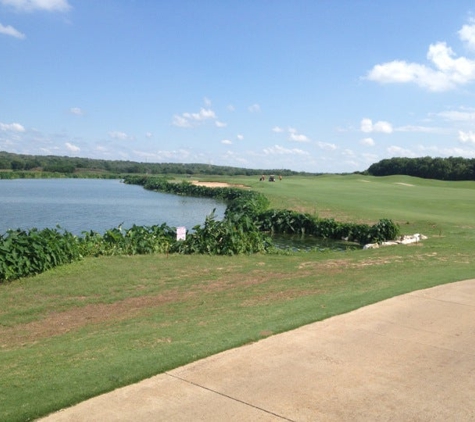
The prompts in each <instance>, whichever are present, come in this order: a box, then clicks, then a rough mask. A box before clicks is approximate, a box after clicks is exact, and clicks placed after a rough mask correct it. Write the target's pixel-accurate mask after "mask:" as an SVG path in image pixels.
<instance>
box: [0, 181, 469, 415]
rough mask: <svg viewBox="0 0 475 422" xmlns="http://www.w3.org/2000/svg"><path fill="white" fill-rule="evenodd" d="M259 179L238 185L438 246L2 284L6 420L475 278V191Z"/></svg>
mask: <svg viewBox="0 0 475 422" xmlns="http://www.w3.org/2000/svg"><path fill="white" fill-rule="evenodd" d="M254 179H255V178H234V179H229V181H232V182H233V183H239V184H240V183H242V184H246V185H248V186H252V187H253V188H255V189H258V190H260V191H262V192H263V193H264V194H266V196H268V197H269V198H270V199H271V202H272V204H273V206H276V207H277V206H278V207H284V208H291V209H299V210H301V211H307V212H311V213H317V214H318V215H321V216H325V217H328V216H334V217H335V218H337V219H342V220H343V219H347V220H349V221H356V220H358V221H363V222H374V221H376V220H378V219H379V218H391V219H393V220H395V221H398V222H399V223H400V224H401V229H402V231H403V232H404V233H406V234H413V233H416V232H419V233H423V234H425V235H428V236H429V239H428V240H426V241H424V242H422V243H420V244H415V245H410V246H398V247H388V248H380V249H375V250H367V251H362V250H358V251H348V252H326V253H318V252H307V253H299V254H294V255H252V256H236V257H209V256H176V255H170V256H168V257H167V256H165V255H153V256H136V257H108V258H96V259H93V258H91V259H86V260H84V261H82V262H78V263H74V264H71V265H68V266H64V267H61V268H57V269H54V270H52V271H49V272H47V273H45V274H41V275H39V276H36V277H31V278H26V279H22V280H18V281H15V282H12V283H8V284H1V285H0V362H1V364H0V420H2V421H25V420H32V419H35V418H38V417H41V416H43V415H46V414H48V413H50V412H53V411H55V410H58V409H60V408H62V407H65V406H69V405H72V404H74V403H77V402H79V401H82V400H85V399H87V398H89V397H92V396H95V395H98V394H101V393H103V392H106V391H110V390H112V389H114V388H117V387H119V386H123V385H127V384H130V383H133V382H136V381H139V380H141V379H144V378H146V377H149V376H152V375H154V374H158V373H161V372H164V371H167V370H170V369H171V368H174V367H177V366H180V365H183V364H186V363H188V362H191V361H194V360H197V359H200V358H202V357H205V356H209V355H211V354H214V353H217V352H220V351H222V350H226V349H229V348H232V347H238V346H240V345H243V344H246V343H249V342H254V341H258V340H259V339H261V338H264V337H266V336H269V335H272V334H276V333H279V332H283V331H286V330H290V329H292V328H295V327H298V326H301V325H304V324H307V323H310V322H314V321H318V320H322V319H325V318H328V317H330V316H333V315H337V314H340V313H344V312H349V311H351V310H353V309H356V308H358V307H361V306H364V305H367V304H370V303H374V302H377V301H380V300H384V299H386V298H389V297H392V296H395V295H399V294H402V293H406V292H409V291H412V290H417V289H422V288H426V287H431V286H435V285H438V284H443V283H449V282H453V281H457V280H463V279H468V278H473V277H474V274H475V262H473V260H472V256H473V253H474V249H475V246H474V245H475V242H474V240H475V227H474V225H473V222H472V221H473V209H475V207H474V206H475V195H473V194H474V189H475V183H473V182H469V183H468V182H457V183H455V182H450V183H448V182H447V183H446V182H438V181H428V180H421V179H414V178H408V177H402V176H398V177H388V178H371V177H363V176H360V175H358V176H356V175H349V176H322V177H312V178H304V177H295V178H285V179H284V180H283V181H282V182H279V181H277V182H275V183H269V182H259V181H258V180H254ZM256 179H257V178H256ZM220 180H221V181H222V180H223V178H220ZM362 180H366V181H362ZM401 183H403V184H401ZM408 185H410V186H408Z"/></svg>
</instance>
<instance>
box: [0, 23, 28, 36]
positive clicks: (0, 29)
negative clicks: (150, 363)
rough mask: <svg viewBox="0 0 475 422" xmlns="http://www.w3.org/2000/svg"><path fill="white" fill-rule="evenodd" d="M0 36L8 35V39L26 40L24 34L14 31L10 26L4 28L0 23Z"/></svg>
mask: <svg viewBox="0 0 475 422" xmlns="http://www.w3.org/2000/svg"><path fill="white" fill-rule="evenodd" d="M0 34H3V35H9V36H10V37H14V38H18V39H20V40H22V39H24V38H26V35H25V34H23V33H22V32H20V31H18V30H17V29H15V28H14V27H13V26H11V25H7V26H5V25H2V24H1V23H0Z"/></svg>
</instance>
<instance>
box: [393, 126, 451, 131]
mask: <svg viewBox="0 0 475 422" xmlns="http://www.w3.org/2000/svg"><path fill="white" fill-rule="evenodd" d="M394 130H395V131H396V132H419V133H443V132H446V131H447V130H446V129H443V128H439V127H428V126H413V125H407V126H401V127H398V128H396V129H394Z"/></svg>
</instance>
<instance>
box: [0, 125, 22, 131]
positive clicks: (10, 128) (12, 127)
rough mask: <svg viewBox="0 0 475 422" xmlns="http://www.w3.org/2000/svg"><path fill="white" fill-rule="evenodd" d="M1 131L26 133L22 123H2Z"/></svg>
mask: <svg viewBox="0 0 475 422" xmlns="http://www.w3.org/2000/svg"><path fill="white" fill-rule="evenodd" d="M0 130H1V131H3V132H25V128H24V127H23V126H22V125H21V124H20V123H0Z"/></svg>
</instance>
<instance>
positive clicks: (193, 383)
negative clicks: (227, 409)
mask: <svg viewBox="0 0 475 422" xmlns="http://www.w3.org/2000/svg"><path fill="white" fill-rule="evenodd" d="M165 375H168V376H169V377H172V378H175V379H177V380H180V381H183V382H186V383H187V384H191V385H194V386H195V387H199V388H202V389H203V390H208V391H210V392H212V393H214V394H218V395H220V396H222V397H226V398H228V399H230V400H233V401H236V402H239V403H242V404H244V405H246V406H250V407H253V408H255V409H257V410H260V411H262V412H265V413H268V414H270V415H273V416H275V417H277V418H279V419H282V420H284V421H289V422H296V421H294V420H293V419H288V418H286V417H285V416H281V415H278V414H277V413H274V412H271V411H270V410H266V409H263V408H262V407H259V406H256V405H254V404H251V403H247V402H245V401H243V400H239V399H237V398H235V397H231V396H228V395H227V394H224V393H220V392H219V391H216V390H213V389H211V388H208V387H205V386H203V385H200V384H197V383H195V382H193V381H189V380H186V379H184V378H180V377H178V376H176V375H172V374H170V373H169V372H165Z"/></svg>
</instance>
